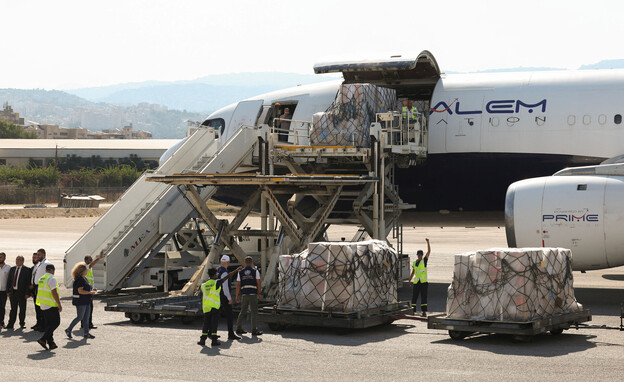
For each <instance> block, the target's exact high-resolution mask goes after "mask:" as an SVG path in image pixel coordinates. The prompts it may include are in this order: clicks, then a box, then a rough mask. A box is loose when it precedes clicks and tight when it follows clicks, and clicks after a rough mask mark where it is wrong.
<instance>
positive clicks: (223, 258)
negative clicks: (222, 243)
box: [221, 255, 230, 261]
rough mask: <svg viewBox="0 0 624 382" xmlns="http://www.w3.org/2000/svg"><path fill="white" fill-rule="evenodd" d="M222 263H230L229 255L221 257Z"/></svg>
mask: <svg viewBox="0 0 624 382" xmlns="http://www.w3.org/2000/svg"><path fill="white" fill-rule="evenodd" d="M221 261H230V256H228V255H223V256H221Z"/></svg>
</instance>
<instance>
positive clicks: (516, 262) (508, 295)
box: [446, 248, 582, 322]
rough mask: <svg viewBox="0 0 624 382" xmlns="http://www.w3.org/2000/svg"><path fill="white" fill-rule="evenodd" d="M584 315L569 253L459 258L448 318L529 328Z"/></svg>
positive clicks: (527, 251)
mask: <svg viewBox="0 0 624 382" xmlns="http://www.w3.org/2000/svg"><path fill="white" fill-rule="evenodd" d="M580 310H582V306H581V304H579V303H578V302H577V301H576V298H575V297H574V287H573V279H572V255H571V253H570V250H569V249H563V248H509V249H507V248H506V249H489V250H485V251H477V252H472V253H464V254H460V255H455V269H454V273H453V282H452V283H451V285H450V286H449V288H448V296H447V300H446V314H447V316H448V317H449V318H471V319H479V320H500V321H520V322H526V321H531V320H535V319H540V318H544V317H548V316H552V315H555V314H561V313H567V312H576V311H580Z"/></svg>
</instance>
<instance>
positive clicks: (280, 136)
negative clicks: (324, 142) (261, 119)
mask: <svg viewBox="0 0 624 382" xmlns="http://www.w3.org/2000/svg"><path fill="white" fill-rule="evenodd" d="M284 122H288V123H290V127H289V128H288V129H285V128H281V124H282V123H284ZM311 127H312V121H299V120H296V119H283V118H273V125H272V126H271V136H273V137H276V138H277V142H276V143H284V144H288V143H290V137H292V144H294V145H301V144H306V145H308V144H310V128H311Z"/></svg>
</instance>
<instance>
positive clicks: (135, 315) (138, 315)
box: [130, 313, 145, 325]
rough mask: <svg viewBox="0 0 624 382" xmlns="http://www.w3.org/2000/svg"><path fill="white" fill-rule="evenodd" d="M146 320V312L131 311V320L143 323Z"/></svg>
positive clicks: (135, 322) (134, 322)
mask: <svg viewBox="0 0 624 382" xmlns="http://www.w3.org/2000/svg"><path fill="white" fill-rule="evenodd" d="M144 321H145V314H142V313H130V322H132V323H133V324H136V325H138V324H141V323H143V322H144Z"/></svg>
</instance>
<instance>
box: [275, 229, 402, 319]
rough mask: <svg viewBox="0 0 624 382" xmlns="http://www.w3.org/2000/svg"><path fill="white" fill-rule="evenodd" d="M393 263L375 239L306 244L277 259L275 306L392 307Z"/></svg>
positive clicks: (394, 288)
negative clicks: (297, 250)
mask: <svg viewBox="0 0 624 382" xmlns="http://www.w3.org/2000/svg"><path fill="white" fill-rule="evenodd" d="M398 259H399V258H398V256H397V253H396V251H395V250H394V249H393V248H392V247H390V246H389V245H388V244H386V243H385V242H383V241H379V240H368V241H363V242H355V243H350V242H337V243H329V242H327V243H310V244H309V245H308V248H307V249H306V250H304V251H303V252H301V253H299V254H294V255H286V256H280V264H279V284H278V291H277V294H278V295H277V304H278V307H279V308H291V309H302V310H317V311H340V312H356V311H361V310H364V309H369V308H376V307H380V306H385V305H388V304H390V303H395V302H397V285H398V266H399V262H398Z"/></svg>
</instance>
